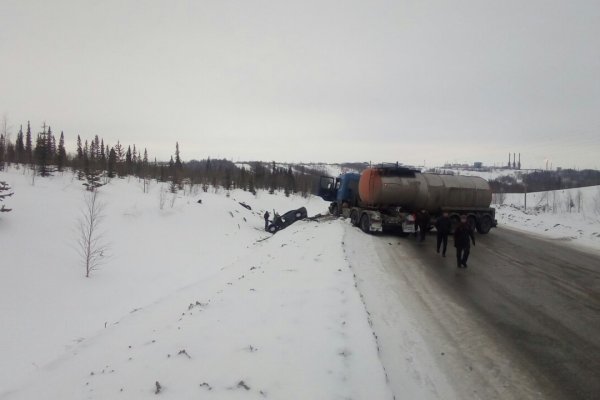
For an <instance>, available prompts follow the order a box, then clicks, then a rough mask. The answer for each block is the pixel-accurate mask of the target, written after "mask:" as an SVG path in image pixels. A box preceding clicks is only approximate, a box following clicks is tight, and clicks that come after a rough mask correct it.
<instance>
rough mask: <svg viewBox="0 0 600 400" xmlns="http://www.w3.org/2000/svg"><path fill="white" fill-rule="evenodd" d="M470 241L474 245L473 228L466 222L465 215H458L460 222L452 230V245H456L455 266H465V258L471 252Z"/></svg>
mask: <svg viewBox="0 0 600 400" xmlns="http://www.w3.org/2000/svg"><path fill="white" fill-rule="evenodd" d="M471 242H473V246H475V236H474V235H473V229H472V228H471V225H469V223H468V222H467V216H466V215H461V216H460V224H459V225H458V226H457V227H456V229H455V230H454V247H456V266H457V267H458V268H467V259H468V258H469V253H470V252H471Z"/></svg>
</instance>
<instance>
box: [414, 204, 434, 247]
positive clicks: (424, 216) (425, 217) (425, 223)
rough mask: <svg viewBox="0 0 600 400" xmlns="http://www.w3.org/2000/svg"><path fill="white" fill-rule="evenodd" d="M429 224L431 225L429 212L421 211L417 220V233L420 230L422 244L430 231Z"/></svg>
mask: <svg viewBox="0 0 600 400" xmlns="http://www.w3.org/2000/svg"><path fill="white" fill-rule="evenodd" d="M429 224H431V217H430V216H429V213H428V212H427V210H421V211H419V212H418V213H417V216H416V218H415V233H416V229H417V228H419V238H420V241H421V242H422V241H424V240H425V235H426V234H427V231H428V230H429Z"/></svg>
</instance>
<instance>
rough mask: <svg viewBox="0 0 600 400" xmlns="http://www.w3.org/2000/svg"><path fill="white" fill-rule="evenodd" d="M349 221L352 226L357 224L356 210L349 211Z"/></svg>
mask: <svg viewBox="0 0 600 400" xmlns="http://www.w3.org/2000/svg"><path fill="white" fill-rule="evenodd" d="M350 223H351V224H352V226H357V225H358V211H357V210H352V211H350Z"/></svg>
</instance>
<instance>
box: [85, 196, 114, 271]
mask: <svg viewBox="0 0 600 400" xmlns="http://www.w3.org/2000/svg"><path fill="white" fill-rule="evenodd" d="M103 219H104V205H103V204H102V203H100V201H99V200H98V192H97V191H95V190H94V191H92V192H87V193H86V194H85V201H84V207H83V210H82V212H81V216H80V217H79V220H78V228H79V229H78V234H79V238H78V252H79V254H80V255H81V257H82V261H83V264H84V267H85V277H86V278H89V277H90V274H91V272H92V271H95V270H97V269H98V267H100V265H101V264H102V262H103V261H104V260H105V258H106V255H105V252H106V251H107V250H108V244H107V243H105V242H104V235H103V232H101V230H100V228H101V223H102V220H103Z"/></svg>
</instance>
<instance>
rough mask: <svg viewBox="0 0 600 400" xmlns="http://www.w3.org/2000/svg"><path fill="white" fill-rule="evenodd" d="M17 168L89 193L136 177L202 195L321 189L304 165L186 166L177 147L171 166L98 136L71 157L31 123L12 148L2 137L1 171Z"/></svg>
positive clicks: (210, 162) (79, 144) (216, 162)
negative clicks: (64, 175) (70, 180)
mask: <svg viewBox="0 0 600 400" xmlns="http://www.w3.org/2000/svg"><path fill="white" fill-rule="evenodd" d="M5 164H8V165H11V164H16V165H19V166H23V167H26V168H30V169H31V170H32V171H33V172H34V176H35V175H37V176H42V177H44V176H49V175H52V174H54V173H56V172H63V171H66V170H71V171H73V172H75V173H76V174H77V177H78V179H80V180H82V181H86V183H85V185H86V187H87V188H88V189H89V190H92V191H93V190H94V189H95V188H97V187H99V186H100V185H101V183H100V181H101V180H104V183H106V182H107V181H108V180H109V179H110V178H125V177H128V176H134V177H137V178H138V179H140V180H143V182H144V191H146V190H147V187H148V185H147V184H148V183H149V182H150V180H156V181H158V182H165V183H168V184H169V190H170V191H171V192H176V191H178V190H181V189H183V188H184V187H185V185H190V186H194V185H201V187H202V189H203V190H204V191H207V190H208V188H209V187H211V186H212V187H215V188H223V189H225V190H231V189H236V188H239V189H243V190H247V191H250V192H253V193H255V192H256V190H259V189H263V190H268V191H269V192H270V193H274V192H275V191H283V192H284V193H285V194H286V195H290V194H292V193H300V194H302V195H304V196H306V195H308V194H310V193H314V192H315V190H316V189H317V185H318V180H319V176H320V175H322V174H323V172H322V171H320V170H318V169H312V168H308V167H306V166H304V165H286V166H282V165H278V164H276V163H275V162H274V161H273V162H270V163H264V162H250V163H245V164H243V165H242V166H238V165H236V164H234V163H233V162H231V161H228V160H225V159H210V158H208V159H205V160H191V161H188V162H184V161H183V160H182V157H181V152H180V146H179V143H175V153H174V155H173V156H171V158H170V160H169V161H168V162H161V161H157V159H156V158H154V159H153V160H150V159H149V156H148V150H147V149H146V148H143V149H142V147H138V146H136V145H135V144H133V145H123V144H122V143H121V142H120V141H117V143H116V144H114V145H109V144H107V143H105V141H104V139H103V138H101V137H99V136H98V135H95V136H94V137H93V138H91V139H89V140H88V139H85V140H82V138H81V136H80V135H78V136H77V141H76V147H75V149H74V151H73V152H69V151H67V149H66V148H65V135H64V133H63V132H62V131H61V132H60V135H59V136H58V140H57V138H56V135H55V134H54V132H53V130H52V128H51V127H50V126H49V125H46V124H45V123H44V124H43V125H42V126H41V130H40V131H39V132H37V133H35V134H34V133H33V132H32V129H31V124H30V123H29V122H27V125H26V128H25V130H24V129H23V126H21V127H20V129H19V132H18V133H17V135H16V140H15V141H14V142H13V141H12V140H11V139H10V137H9V135H8V134H7V133H6V130H5V131H4V133H2V134H0V170H1V169H3V168H4V165H5Z"/></svg>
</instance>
